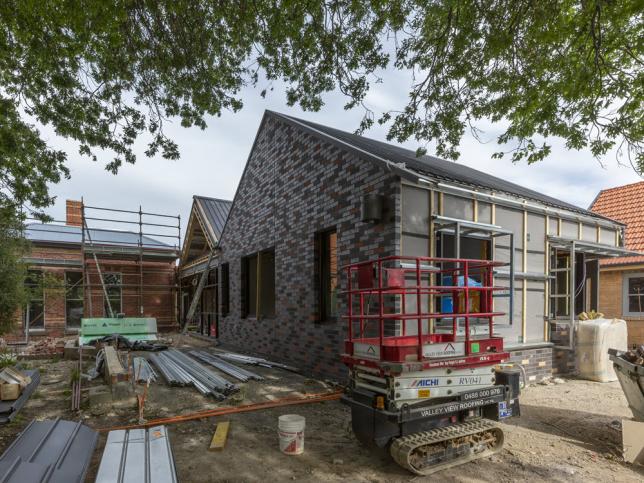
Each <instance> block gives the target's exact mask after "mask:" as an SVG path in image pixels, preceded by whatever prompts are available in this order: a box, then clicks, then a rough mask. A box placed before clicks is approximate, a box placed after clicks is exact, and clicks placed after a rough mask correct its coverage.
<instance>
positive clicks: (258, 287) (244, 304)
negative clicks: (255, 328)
mask: <svg viewBox="0 0 644 483" xmlns="http://www.w3.org/2000/svg"><path fill="white" fill-rule="evenodd" d="M240 294H241V317H242V318H244V319H256V320H258V319H263V318H273V317H275V249H274V248H268V249H266V250H261V251H259V252H255V253H252V254H250V255H246V256H244V257H242V258H241V290H240Z"/></svg>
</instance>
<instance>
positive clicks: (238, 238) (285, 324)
mask: <svg viewBox="0 0 644 483" xmlns="http://www.w3.org/2000/svg"><path fill="white" fill-rule="evenodd" d="M368 192H369V193H379V194H382V195H384V196H385V199H386V200H387V205H388V207H389V208H388V210H387V216H386V218H387V219H386V220H385V221H384V222H383V223H380V224H372V223H363V222H362V221H361V220H360V216H361V214H360V201H361V197H362V195H363V194H364V193H368ZM399 208H400V179H399V177H398V176H396V175H394V174H393V173H391V172H388V171H387V170H386V169H385V168H383V167H380V166H378V165H377V164H376V163H373V162H369V161H365V160H362V159H359V158H358V157H357V156H356V155H354V154H352V153H350V152H348V151H344V150H342V149H339V148H338V147H336V146H334V145H332V144H330V143H328V142H326V141H322V140H321V139H320V138H318V137H317V136H315V135H313V134H310V133H308V132H306V131H305V130H302V129H299V128H296V127H293V126H292V125H290V124H288V123H285V122H283V121H281V120H278V119H275V118H272V117H267V118H266V119H265V120H264V124H263V127H262V128H260V132H259V133H258V137H257V139H256V142H255V145H254V148H253V151H252V153H251V156H250V158H249V161H248V166H247V168H246V172H245V174H244V176H243V178H242V180H241V182H240V186H239V188H238V192H237V195H236V199H235V201H234V205H233V207H232V210H231V212H230V215H229V218H228V222H227V226H226V228H225V231H224V234H223V236H222V240H221V242H220V248H221V257H220V262H221V263H225V262H228V263H229V264H230V265H229V270H230V313H229V315H228V316H226V317H222V318H221V320H220V323H219V336H220V339H221V340H222V342H224V343H225V344H227V345H229V346H235V347H238V348H239V349H240V350H241V349H243V350H244V351H245V352H252V353H255V354H261V355H265V356H267V357H270V358H273V359H275V360H279V361H283V362H287V363H290V364H292V365H295V366H297V367H299V368H300V369H302V370H303V371H304V372H307V373H311V374H315V375H321V376H325V377H329V378H332V379H335V380H344V379H346V368H345V366H344V365H343V364H342V363H341V361H340V353H341V352H342V351H343V339H344V334H345V332H346V331H345V327H346V323H345V322H343V321H342V320H341V319H339V320H337V321H326V322H320V321H318V320H317V314H318V296H317V287H316V285H317V284H316V280H315V273H316V270H315V234H316V233H317V232H319V231H321V230H326V229H329V228H332V227H335V228H336V230H337V234H338V263H339V265H340V266H342V265H344V264H347V263H350V262H355V261H362V260H367V259H369V258H374V257H378V256H385V255H393V254H396V253H398V251H399V248H400V242H399V240H400V219H399V213H400V209H399ZM271 247H274V248H275V297H276V301H275V302H276V304H275V307H276V309H275V310H276V313H275V317H274V318H265V319H260V320H255V319H251V318H241V316H240V314H241V310H240V309H241V294H240V284H241V257H243V256H245V255H249V254H252V253H255V252H257V251H260V250H265V249H268V248H271ZM340 281H341V283H342V286H343V287H344V282H345V281H344V279H343V277H340ZM344 312H345V309H344V298H343V297H340V308H339V313H340V314H342V313H344Z"/></svg>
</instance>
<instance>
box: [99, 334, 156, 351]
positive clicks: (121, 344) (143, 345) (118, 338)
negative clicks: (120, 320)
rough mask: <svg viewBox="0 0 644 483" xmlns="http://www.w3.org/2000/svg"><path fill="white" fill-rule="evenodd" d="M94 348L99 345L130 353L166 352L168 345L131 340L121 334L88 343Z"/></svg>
mask: <svg viewBox="0 0 644 483" xmlns="http://www.w3.org/2000/svg"><path fill="white" fill-rule="evenodd" d="M88 344H91V345H92V346H95V345H99V344H103V345H105V344H111V345H114V347H116V348H117V349H119V348H122V349H127V350H130V351H164V350H166V349H167V348H168V345H167V344H164V343H161V342H149V341H145V340H131V339H128V338H127V337H125V336H123V335H120V334H111V335H106V336H105V337H100V338H98V339H92V340H90V341H89V342H88Z"/></svg>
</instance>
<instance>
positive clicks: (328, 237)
mask: <svg viewBox="0 0 644 483" xmlns="http://www.w3.org/2000/svg"><path fill="white" fill-rule="evenodd" d="M315 246H316V252H317V253H316V289H317V302H318V308H319V310H318V322H332V321H335V320H337V317H338V289H339V278H338V232H337V230H336V228H330V229H327V230H324V231H319V232H317V233H316V235H315Z"/></svg>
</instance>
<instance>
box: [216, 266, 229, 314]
mask: <svg viewBox="0 0 644 483" xmlns="http://www.w3.org/2000/svg"><path fill="white" fill-rule="evenodd" d="M219 270H220V273H219V280H220V285H221V303H220V306H221V309H220V310H221V316H222V317H226V316H227V315H228V314H229V313H230V265H229V264H228V262H226V263H222V264H221V265H220V267H219Z"/></svg>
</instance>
